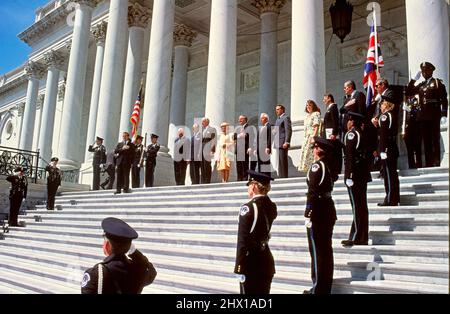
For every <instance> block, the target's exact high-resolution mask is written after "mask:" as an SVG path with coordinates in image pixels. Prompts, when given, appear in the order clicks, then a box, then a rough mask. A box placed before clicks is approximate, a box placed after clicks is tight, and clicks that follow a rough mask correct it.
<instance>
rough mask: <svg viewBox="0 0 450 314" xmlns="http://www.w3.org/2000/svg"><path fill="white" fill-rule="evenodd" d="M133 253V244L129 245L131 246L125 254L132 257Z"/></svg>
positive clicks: (134, 250) (134, 248)
mask: <svg viewBox="0 0 450 314" xmlns="http://www.w3.org/2000/svg"><path fill="white" fill-rule="evenodd" d="M134 252H136V247H135V246H134V244H133V243H131V246H130V249H129V250H128V252H127V255H128V256H130V255H133V254H134Z"/></svg>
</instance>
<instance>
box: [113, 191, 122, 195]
mask: <svg viewBox="0 0 450 314" xmlns="http://www.w3.org/2000/svg"><path fill="white" fill-rule="evenodd" d="M117 194H122V191H116V192H114V195H117Z"/></svg>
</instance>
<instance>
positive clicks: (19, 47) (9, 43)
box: [0, 0, 49, 74]
mask: <svg viewBox="0 0 450 314" xmlns="http://www.w3.org/2000/svg"><path fill="white" fill-rule="evenodd" d="M47 2H49V0H8V1H5V0H1V1H0V16H1V18H0V74H4V73H6V72H9V71H11V70H13V69H14V68H16V67H18V66H20V65H21V64H22V63H24V62H25V61H26V60H27V59H28V54H29V53H30V51H31V49H30V47H29V46H28V45H27V44H25V43H24V42H22V41H21V40H20V39H19V38H17V34H19V33H20V32H22V31H23V30H25V29H26V28H27V27H28V26H30V25H32V24H33V22H34V18H35V10H36V9H37V8H38V7H40V6H42V5H44V4H46V3H47Z"/></svg>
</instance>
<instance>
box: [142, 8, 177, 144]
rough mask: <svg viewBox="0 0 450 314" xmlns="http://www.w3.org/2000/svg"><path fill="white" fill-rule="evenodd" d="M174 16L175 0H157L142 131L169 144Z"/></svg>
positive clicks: (153, 19) (154, 9)
mask: <svg viewBox="0 0 450 314" xmlns="http://www.w3.org/2000/svg"><path fill="white" fill-rule="evenodd" d="M174 16H175V0H155V1H154V3H153V17H152V30H151V37H150V48H149V56H148V60H149V61H148V69H147V82H146V94H145V110H144V120H143V126H142V133H143V134H145V133H148V135H150V134H151V133H155V134H157V135H159V136H160V138H159V141H160V143H161V145H162V146H165V147H167V143H168V142H167V136H168V125H169V106H170V103H169V96H170V71H171V62H172V48H173V29H174V25H173V24H174Z"/></svg>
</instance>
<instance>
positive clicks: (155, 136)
mask: <svg viewBox="0 0 450 314" xmlns="http://www.w3.org/2000/svg"><path fill="white" fill-rule="evenodd" d="M151 137H152V138H156V139H158V138H159V136H158V135H156V134H152V135H151Z"/></svg>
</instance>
